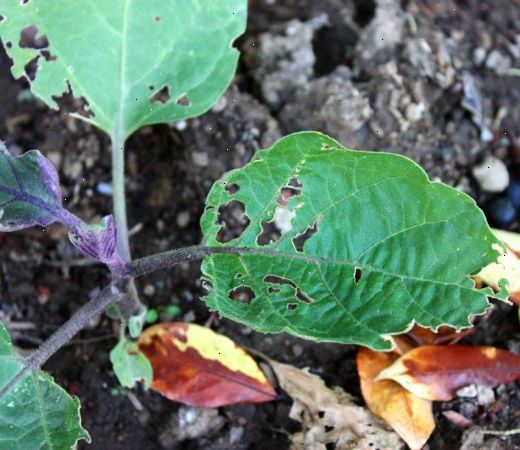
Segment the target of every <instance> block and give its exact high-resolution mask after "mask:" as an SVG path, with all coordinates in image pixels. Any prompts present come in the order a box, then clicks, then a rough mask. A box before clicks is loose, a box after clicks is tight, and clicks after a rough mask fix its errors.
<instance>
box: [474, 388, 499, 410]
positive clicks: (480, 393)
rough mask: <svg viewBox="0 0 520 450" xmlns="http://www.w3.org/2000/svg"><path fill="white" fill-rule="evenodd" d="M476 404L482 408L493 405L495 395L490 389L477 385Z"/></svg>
mask: <svg viewBox="0 0 520 450" xmlns="http://www.w3.org/2000/svg"><path fill="white" fill-rule="evenodd" d="M477 402H478V404H479V405H482V406H489V405H491V404H492V403H495V393H494V392H493V389H491V388H490V387H487V386H484V385H481V384H478V385H477Z"/></svg>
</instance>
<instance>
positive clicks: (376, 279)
mask: <svg viewBox="0 0 520 450" xmlns="http://www.w3.org/2000/svg"><path fill="white" fill-rule="evenodd" d="M294 179H296V181H297V183H298V186H299V187H298V195H293V196H291V197H290V198H288V199H287V198H286V196H284V195H283V192H284V190H285V189H288V188H289V187H290V186H291V184H292V185H294ZM228 185H236V186H238V189H234V190H233V192H230V190H228V189H226V186H228ZM230 202H239V203H241V204H243V205H244V214H245V216H246V219H247V220H248V221H249V225H248V226H247V227H246V228H245V229H244V230H243V231H242V233H241V234H240V236H238V237H236V238H235V239H232V240H230V241H229V242H226V243H223V242H221V241H219V239H218V237H219V235H220V234H221V231H222V227H223V225H222V222H221V221H220V220H219V210H221V208H222V206H224V205H226V204H229V203H230ZM282 207H283V208H287V209H288V210H289V212H290V213H291V214H290V215H287V216H288V217H290V222H289V221H288V222H286V223H285V225H284V226H285V228H284V229H281V227H279V228H280V229H281V233H280V236H279V237H278V238H277V239H276V241H275V242H272V241H271V242H268V243H262V245H260V244H259V243H258V240H257V239H258V236H259V235H261V233H262V232H263V227H262V223H263V222H265V221H268V222H269V221H273V219H274V215H275V211H276V209H277V208H282ZM201 222H202V229H203V232H204V235H205V238H206V240H207V243H208V245H209V246H212V247H239V248H241V249H247V251H243V252H241V253H240V254H212V255H211V256H208V257H206V258H205V260H204V262H203V268H202V270H203V274H204V278H205V281H206V282H207V284H208V285H209V286H210V292H209V294H208V295H207V296H206V297H205V298H204V299H205V301H206V303H207V304H208V305H209V307H210V308H211V309H214V310H218V311H219V312H220V313H221V314H222V315H224V316H226V317H229V318H231V319H233V320H236V321H239V322H241V323H243V324H245V325H247V326H250V327H252V328H254V329H256V330H258V331H261V332H269V333H275V332H281V331H286V332H290V333H293V334H295V335H298V336H301V337H305V338H309V339H314V340H318V341H334V342H343V343H356V344H361V345H365V346H368V347H371V348H372V349H376V350H389V349H390V348H391V342H390V340H389V339H388V335H390V334H398V333H403V332H405V331H406V330H409V329H410V328H411V327H412V325H413V324H414V322H416V323H418V324H420V325H422V326H424V327H429V328H433V329H436V328H438V327H439V326H441V325H450V326H452V327H454V328H457V329H459V328H463V327H468V326H469V325H470V323H469V321H468V318H469V317H470V316H471V315H473V314H482V313H483V312H485V310H486V309H487V308H488V307H489V304H488V301H487V298H486V295H488V294H491V290H490V289H486V290H476V289H475V288H474V282H473V281H472V279H471V278H470V275H471V274H474V273H476V272H477V271H478V270H480V269H481V268H482V267H484V266H485V265H487V264H489V263H490V262H492V261H495V260H496V258H497V256H498V252H497V251H496V250H495V249H493V248H492V245H493V244H497V239H496V238H495V237H494V236H493V234H492V232H491V231H490V229H489V228H488V225H487V223H486V220H485V218H484V215H483V213H482V212H481V211H480V210H479V209H478V208H477V206H476V205H475V202H474V201H473V200H472V199H471V198H469V197H468V196H467V195H465V194H463V193H461V192H458V191H457V190H455V189H453V188H450V187H448V186H446V185H444V184H442V183H432V182H430V181H429V180H428V178H427V176H426V174H425V173H424V171H423V170H422V169H421V168H420V167H419V166H417V165H416V164H415V163H413V162H412V161H410V160H408V159H406V158H404V157H401V156H398V155H394V154H386V153H373V152H363V151H353V150H348V149H345V148H343V147H342V146H341V145H340V144H338V143H337V142H336V141H334V140H333V139H331V138H328V137H326V136H324V135H322V134H320V133H313V132H305V133H299V134H294V135H291V136H288V137H286V138H284V139H282V140H280V141H279V142H278V143H276V144H275V145H274V146H273V147H272V148H271V149H269V150H264V151H261V152H259V153H258V154H257V155H255V156H254V157H253V160H252V162H251V163H249V164H248V165H247V166H245V167H244V168H243V169H239V170H234V171H232V172H230V173H228V174H227V175H226V176H225V177H224V179H223V180H221V181H218V182H216V183H215V185H214V186H213V188H212V189H211V191H210V193H209V195H208V198H207V207H206V211H205V213H204V215H203V217H202V219H201ZM308 230H313V232H312V233H308ZM302 237H303V238H304V242H302V241H301V240H302ZM297 240H298V241H297ZM239 287H240V288H241V289H242V290H246V289H247V290H248V291H249V292H250V295H249V296H248V298H247V299H245V301H244V300H243V299H239V298H237V297H236V296H235V295H232V294H233V293H234V292H236V289H237V288H239Z"/></svg>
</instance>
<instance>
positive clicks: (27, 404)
mask: <svg viewBox="0 0 520 450" xmlns="http://www.w3.org/2000/svg"><path fill="white" fill-rule="evenodd" d="M21 367H22V358H21V357H20V356H19V355H18V354H17V353H16V352H15V350H14V348H13V345H12V344H11V340H10V338H9V335H8V334H7V330H6V329H5V327H4V325H3V324H2V323H1V322H0V388H2V387H3V386H5V385H6V384H7V383H8V382H9V381H10V380H11V379H12V377H13V376H14V374H15V373H16V372H18V370H20V368H21ZM80 439H85V440H87V441H90V437H89V435H88V433H87V432H86V431H85V430H84V429H83V427H82V426H81V418H80V415H79V400H78V399H77V398H75V397H71V396H70V395H69V394H67V392H65V390H63V389H62V388H61V387H60V386H58V385H57V384H56V383H55V382H54V381H53V380H52V377H51V376H49V375H48V374H46V373H45V372H43V371H41V370H37V371H36V372H33V373H31V374H29V375H27V376H26V377H25V378H23V379H22V380H21V381H20V382H19V383H18V384H17V385H16V387H15V388H14V389H12V390H11V391H10V392H8V393H7V394H6V395H4V396H3V397H2V398H0V449H6V450H7V449H70V448H72V447H73V446H74V444H75V443H76V442H77V441H78V440H80Z"/></svg>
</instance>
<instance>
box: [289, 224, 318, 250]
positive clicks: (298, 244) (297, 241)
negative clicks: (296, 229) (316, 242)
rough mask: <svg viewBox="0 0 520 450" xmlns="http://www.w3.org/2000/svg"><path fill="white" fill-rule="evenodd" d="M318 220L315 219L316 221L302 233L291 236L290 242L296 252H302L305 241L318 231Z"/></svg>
mask: <svg viewBox="0 0 520 450" xmlns="http://www.w3.org/2000/svg"><path fill="white" fill-rule="evenodd" d="M318 222H319V221H318V220H316V222H314V223H313V224H312V225H311V226H310V227H308V228H307V229H306V230H305V231H304V232H303V233H299V234H297V235H296V236H295V237H293V239H292V243H293V245H294V249H295V250H296V251H297V252H303V248H304V246H305V243H306V242H307V241H308V240H309V239H310V238H311V237H312V236H314V235H315V234H316V233H317V232H318Z"/></svg>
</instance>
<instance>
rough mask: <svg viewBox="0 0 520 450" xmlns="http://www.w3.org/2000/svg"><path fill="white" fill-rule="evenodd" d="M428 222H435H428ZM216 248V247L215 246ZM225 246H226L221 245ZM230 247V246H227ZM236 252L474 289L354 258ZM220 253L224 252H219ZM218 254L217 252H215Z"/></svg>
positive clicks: (252, 250) (269, 251)
mask: <svg viewBox="0 0 520 450" xmlns="http://www.w3.org/2000/svg"><path fill="white" fill-rule="evenodd" d="M428 223H429V224H435V223H436V222H428ZM217 248H218V247H217ZM222 248H226V247H222ZM229 248H231V247H229ZM236 250H237V251H236V252H230V253H231V254H236V253H241V254H242V255H240V256H243V255H245V254H247V255H255V256H272V257H276V258H283V259H294V260H299V261H306V262H308V263H309V264H314V265H319V264H320V263H328V264H338V265H345V266H350V267H353V268H356V267H357V268H359V269H367V270H370V271H372V272H378V273H381V274H383V275H387V276H390V277H395V278H398V279H401V280H403V279H406V280H411V281H418V282H425V283H433V284H439V285H443V286H451V287H456V288H458V289H462V290H465V291H469V292H472V293H474V292H475V289H472V288H470V287H467V286H463V285H460V284H457V283H449V282H444V281H440V280H432V279H429V278H420V277H414V276H412V275H404V274H400V273H396V272H390V271H388V270H385V269H381V268H380V267H376V266H373V265H370V264H366V263H361V262H359V261H357V260H355V259H337V258H328V257H323V256H315V255H304V254H296V253H286V252H279V251H277V250H275V249H272V248H266V249H259V248H250V247H237V248H236ZM221 254H226V252H221ZM217 255H218V253H217Z"/></svg>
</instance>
